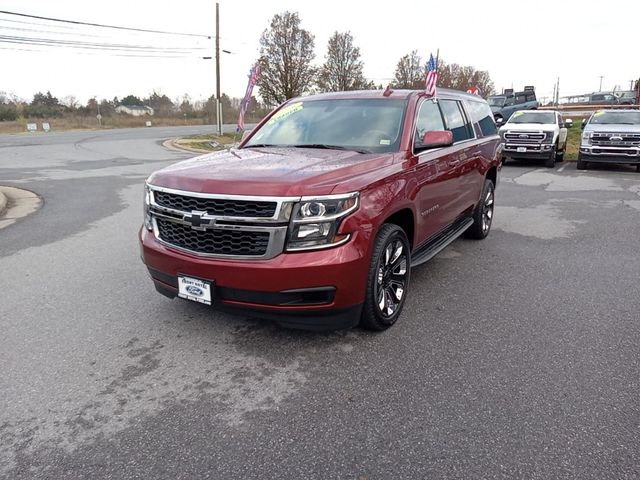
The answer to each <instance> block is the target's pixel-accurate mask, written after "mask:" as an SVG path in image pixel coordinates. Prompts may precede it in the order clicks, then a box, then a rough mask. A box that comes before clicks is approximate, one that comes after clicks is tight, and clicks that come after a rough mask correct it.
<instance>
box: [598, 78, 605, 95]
mask: <svg viewBox="0 0 640 480" xmlns="http://www.w3.org/2000/svg"><path fill="white" fill-rule="evenodd" d="M603 78H604V75H600V90H598V91H599V92H601V91H602V79H603Z"/></svg>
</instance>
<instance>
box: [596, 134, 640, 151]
mask: <svg viewBox="0 0 640 480" xmlns="http://www.w3.org/2000/svg"><path fill="white" fill-rule="evenodd" d="M591 144H592V145H593V146H599V147H639V146H640V133H604V132H603V133H596V132H594V133H592V134H591Z"/></svg>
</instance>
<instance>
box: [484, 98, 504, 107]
mask: <svg viewBox="0 0 640 480" xmlns="http://www.w3.org/2000/svg"><path fill="white" fill-rule="evenodd" d="M505 100H506V98H505V97H489V98H487V102H489V106H491V107H502V106H503V105H504V101H505Z"/></svg>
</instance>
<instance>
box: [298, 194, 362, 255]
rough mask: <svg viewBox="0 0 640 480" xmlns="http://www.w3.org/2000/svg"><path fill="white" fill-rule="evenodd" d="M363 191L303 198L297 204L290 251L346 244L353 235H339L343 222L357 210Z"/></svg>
mask: <svg viewBox="0 0 640 480" xmlns="http://www.w3.org/2000/svg"><path fill="white" fill-rule="evenodd" d="M359 198H360V197H359V194H358V193H357V192H355V193H348V194H344V195H327V196H321V197H303V198H302V199H301V200H300V202H298V203H296V204H295V205H294V207H293V214H292V217H291V226H290V228H289V239H288V242H287V250H289V251H297V250H315V249H320V248H328V247H332V246H335V245H339V244H342V243H344V242H346V241H347V240H348V239H349V234H342V235H338V234H337V233H336V232H337V231H338V228H339V227H340V222H342V220H343V219H344V218H345V217H346V216H347V215H349V214H350V213H352V212H354V211H355V210H357V208H358V205H359Z"/></svg>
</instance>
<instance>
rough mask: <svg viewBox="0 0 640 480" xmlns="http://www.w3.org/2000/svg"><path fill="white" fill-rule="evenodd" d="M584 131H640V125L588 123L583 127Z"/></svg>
mask: <svg viewBox="0 0 640 480" xmlns="http://www.w3.org/2000/svg"><path fill="white" fill-rule="evenodd" d="M584 131H585V132H611V133H622V132H624V133H627V132H629V133H640V125H627V124H625V123H589V124H587V125H586V126H585V127H584Z"/></svg>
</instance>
